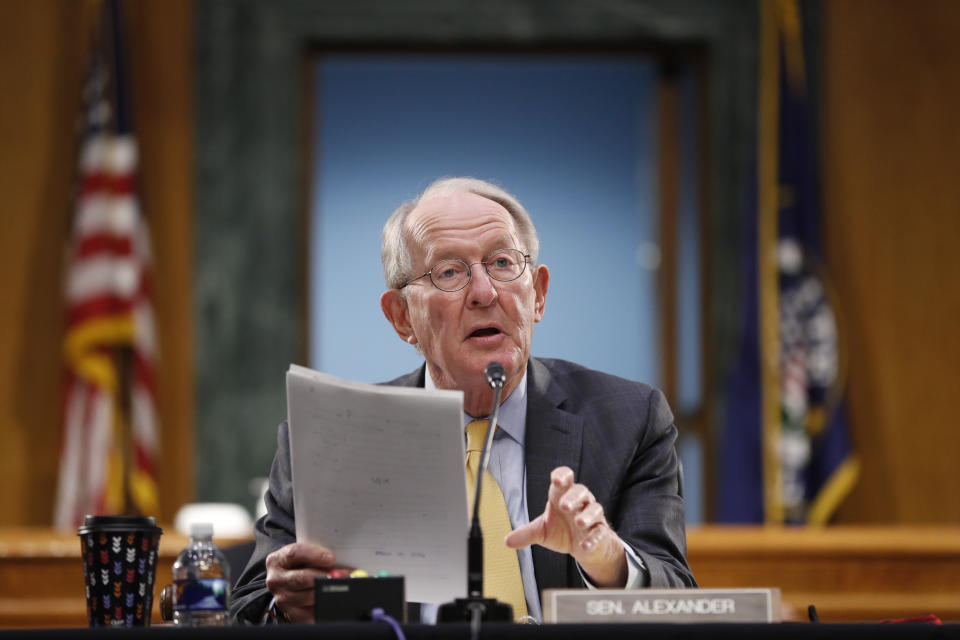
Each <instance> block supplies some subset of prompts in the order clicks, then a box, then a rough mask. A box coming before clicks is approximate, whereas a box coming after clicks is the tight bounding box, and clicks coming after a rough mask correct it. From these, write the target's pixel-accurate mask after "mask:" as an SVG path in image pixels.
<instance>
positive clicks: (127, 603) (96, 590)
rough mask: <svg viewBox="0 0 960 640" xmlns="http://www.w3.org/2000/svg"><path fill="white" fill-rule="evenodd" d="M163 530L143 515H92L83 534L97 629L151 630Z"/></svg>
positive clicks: (88, 592) (89, 609)
mask: <svg viewBox="0 0 960 640" xmlns="http://www.w3.org/2000/svg"><path fill="white" fill-rule="evenodd" d="M162 533H163V529H161V528H160V527H158V526H157V522H156V520H154V519H153V518H151V517H141V516H87V517H86V518H84V521H83V526H81V527H80V528H79V529H77V535H79V536H80V548H81V550H82V551H83V579H84V584H85V585H86V596H87V618H88V620H89V623H90V626H91V627H148V626H150V612H151V609H152V608H153V585H154V582H155V580H156V575H157V554H158V549H159V547H160V535H161V534H162Z"/></svg>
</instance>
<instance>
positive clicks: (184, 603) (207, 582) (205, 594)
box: [174, 578, 227, 612]
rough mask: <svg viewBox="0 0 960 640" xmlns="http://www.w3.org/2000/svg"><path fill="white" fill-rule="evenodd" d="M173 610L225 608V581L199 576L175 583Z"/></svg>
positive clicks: (219, 609)
mask: <svg viewBox="0 0 960 640" xmlns="http://www.w3.org/2000/svg"><path fill="white" fill-rule="evenodd" d="M176 586H177V600H176V604H175V605H174V610H175V611H181V612H183V611H223V610H225V609H226V608H227V581H226V580H224V579H223V578H199V579H197V580H181V581H178V582H177V583H176Z"/></svg>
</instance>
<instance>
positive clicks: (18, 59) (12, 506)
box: [0, 0, 193, 525]
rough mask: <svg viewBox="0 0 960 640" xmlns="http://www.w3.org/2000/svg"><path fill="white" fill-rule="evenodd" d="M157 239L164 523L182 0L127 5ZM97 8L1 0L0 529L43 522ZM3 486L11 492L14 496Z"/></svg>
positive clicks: (184, 431) (184, 355) (187, 245)
mask: <svg viewBox="0 0 960 640" xmlns="http://www.w3.org/2000/svg"><path fill="white" fill-rule="evenodd" d="M122 4H123V9H124V10H125V12H126V18H127V24H128V32H127V39H128V43H127V44H128V50H129V52H130V67H131V70H132V72H133V95H132V102H133V105H134V110H135V111H134V118H135V123H134V124H135V127H136V129H137V133H138V134H139V137H140V145H141V146H140V149H141V168H142V171H141V185H142V188H143V193H142V195H143V197H142V202H143V206H144V210H145V211H146V213H147V215H148V217H149V221H150V226H151V231H152V233H153V249H154V260H155V299H154V302H155V305H156V317H157V327H158V340H159V343H160V360H161V365H160V369H159V379H158V385H159V394H160V395H159V413H160V420H161V429H162V434H161V444H162V447H163V463H162V466H161V477H160V482H161V493H162V495H161V501H162V513H161V514H159V515H160V516H161V517H162V519H164V520H170V519H172V515H173V513H174V512H175V511H176V509H177V508H178V507H179V506H180V504H182V503H183V502H185V501H187V500H189V499H190V497H191V496H192V494H193V472H192V455H193V454H192V452H193V446H192V434H193V427H192V423H193V383H192V381H193V375H192V359H191V358H192V324H191V319H192V312H191V309H192V302H191V300H192V251H191V249H192V233H191V230H192V199H193V195H192V194H193V187H192V180H193V175H192V174H193V168H192V146H191V145H192V112H193V109H192V100H193V97H192V96H193V87H192V68H191V65H192V57H191V55H192V35H191V25H192V3H190V2H189V0H175V1H166V0H142V1H139V2H123V3H122ZM96 15H97V3H96V2H92V1H90V0H85V1H83V2H58V1H55V0H40V1H37V2H3V3H0V95H2V96H3V97H2V99H0V140H2V141H3V143H2V145H0V193H3V194H4V195H3V202H2V204H0V216H2V218H0V219H2V228H3V231H2V232H0V272H2V273H3V274H4V275H3V285H2V286H0V434H2V438H3V446H0V486H3V487H5V488H7V490H5V491H3V492H2V493H0V524H21V525H23V524H36V525H40V524H48V523H49V522H50V521H51V519H52V514H53V502H54V496H55V492H56V482H57V472H58V468H57V467H58V461H59V437H60V436H59V433H60V410H61V384H62V377H61V376H62V363H61V356H60V349H61V344H62V332H63V322H62V314H63V308H62V294H61V291H62V284H63V279H62V271H63V254H64V242H65V238H66V231H67V228H68V220H69V214H70V203H71V190H72V184H73V179H74V175H75V174H74V167H75V162H76V142H77V140H76V135H75V125H76V122H77V117H78V111H79V105H80V88H81V80H82V77H83V72H84V67H85V63H86V58H87V51H88V42H89V37H90V28H91V25H92V24H93V20H94V19H95V17H96ZM11 489H12V490H11Z"/></svg>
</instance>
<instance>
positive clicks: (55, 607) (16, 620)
mask: <svg viewBox="0 0 960 640" xmlns="http://www.w3.org/2000/svg"><path fill="white" fill-rule="evenodd" d="M161 526H162V527H163V535H162V536H161V538H160V553H159V558H158V560H157V579H156V583H155V584H156V588H155V589H154V600H153V616H152V620H153V621H154V622H155V623H156V622H159V621H160V610H159V604H160V603H159V600H160V588H161V587H162V586H163V585H165V584H170V583H171V582H173V575H172V573H171V570H172V567H173V561H174V560H176V559H177V555H178V554H179V553H180V551H181V550H182V549H183V548H184V547H185V546H186V545H187V542H188V538H187V537H185V536H182V535H179V534H177V533H175V532H173V527H172V526H169V525H161ZM215 542H216V543H217V544H218V545H219V546H221V547H226V546H230V545H231V544H236V543H238V542H243V540H223V539H219V538H218V539H216V540H215ZM238 571H239V569H238ZM83 594H84V583H83V563H82V560H81V558H80V538H79V537H78V536H77V535H76V534H70V533H59V532H55V531H53V530H51V529H46V528H31V527H0V628H26V627H85V626H87V605H86V602H85V600H84V595H83Z"/></svg>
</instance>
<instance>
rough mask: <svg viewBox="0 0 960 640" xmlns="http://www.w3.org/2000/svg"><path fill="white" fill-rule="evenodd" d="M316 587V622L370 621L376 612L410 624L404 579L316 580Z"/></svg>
mask: <svg viewBox="0 0 960 640" xmlns="http://www.w3.org/2000/svg"><path fill="white" fill-rule="evenodd" d="M313 584H314V590H315V591H314V603H313V611H314V615H315V617H316V621H317V622H329V621H333V620H370V619H371V615H370V614H371V612H372V611H373V610H374V609H376V608H380V609H383V611H384V613H386V614H387V615H388V616H391V617H393V618H394V619H395V620H398V621H401V622H406V621H407V605H406V600H405V593H404V582H403V576H390V577H382V578H376V577H373V578H316V579H315V580H314V582H313Z"/></svg>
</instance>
